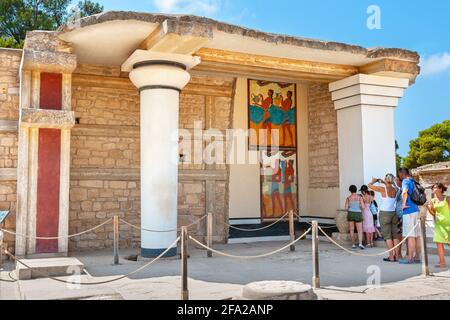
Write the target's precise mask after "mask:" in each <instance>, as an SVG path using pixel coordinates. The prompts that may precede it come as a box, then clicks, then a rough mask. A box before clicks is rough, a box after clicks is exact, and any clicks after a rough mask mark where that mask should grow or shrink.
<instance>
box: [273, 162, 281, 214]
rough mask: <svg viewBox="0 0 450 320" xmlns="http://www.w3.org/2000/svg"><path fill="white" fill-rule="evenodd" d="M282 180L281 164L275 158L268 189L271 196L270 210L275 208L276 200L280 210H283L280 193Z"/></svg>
mask: <svg viewBox="0 0 450 320" xmlns="http://www.w3.org/2000/svg"><path fill="white" fill-rule="evenodd" d="M281 181H282V175H281V166H280V161H279V160H277V161H276V162H275V169H274V172H273V174H272V186H271V190H270V196H271V197H272V212H275V211H276V210H275V209H276V204H277V202H278V205H279V207H280V208H281V211H282V212H284V208H283V202H282V201H281V195H280V184H281Z"/></svg>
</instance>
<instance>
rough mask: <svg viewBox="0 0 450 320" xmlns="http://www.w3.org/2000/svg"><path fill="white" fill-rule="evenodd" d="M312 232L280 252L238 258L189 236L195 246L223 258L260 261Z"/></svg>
mask: <svg viewBox="0 0 450 320" xmlns="http://www.w3.org/2000/svg"><path fill="white" fill-rule="evenodd" d="M310 231H311V228H309V229H308V230H307V231H306V232H305V233H304V234H303V235H301V236H300V237H299V238H298V239H297V240H295V241H293V242H291V243H289V244H288V245H286V246H284V247H283V248H280V249H278V250H275V251H272V252H269V253H265V254H260V255H256V256H236V255H232V254H228V253H225V252H221V251H218V250H215V249H213V248H210V247H208V246H206V245H204V244H203V243H201V242H200V241H198V240H196V239H195V238H193V237H192V236H189V239H191V240H192V241H193V242H194V243H195V244H197V245H199V246H200V247H202V248H203V249H206V250H209V251H212V252H214V253H215V254H218V255H220V256H223V257H227V258H232V259H244V260H250V259H260V258H266V257H270V256H273V255H275V254H277V253H279V252H281V251H284V250H286V249H288V248H289V247H290V246H293V245H295V244H296V243H297V242H299V241H300V240H302V239H303V238H304V237H306V235H307V234H308V233H309V232H310Z"/></svg>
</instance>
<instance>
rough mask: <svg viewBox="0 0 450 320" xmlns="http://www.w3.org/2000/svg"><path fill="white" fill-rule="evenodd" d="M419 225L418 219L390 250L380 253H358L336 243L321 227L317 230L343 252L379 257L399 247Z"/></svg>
mask: <svg viewBox="0 0 450 320" xmlns="http://www.w3.org/2000/svg"><path fill="white" fill-rule="evenodd" d="M419 226H420V221H419V222H417V223H416V225H415V226H414V228H413V229H412V230H411V231H410V232H409V234H408V235H407V236H406V237H404V239H403V240H402V241H401V242H400V243H399V244H397V245H396V246H395V247H393V248H392V249H390V250H387V251H384V252H381V253H376V254H364V253H359V252H354V251H352V250H349V249H347V248H345V247H344V246H342V245H340V244H339V243H337V242H336V241H335V240H334V239H333V238H331V237H330V236H329V235H328V234H326V233H325V232H324V231H323V230H322V228H321V227H319V230H320V231H321V232H322V234H323V235H324V236H325V237H326V238H327V239H328V240H329V241H330V242H331V243H333V244H334V245H336V246H337V247H339V248H340V249H342V250H344V251H345V252H347V253H349V254H352V255H355V256H360V257H379V256H384V255H386V254H389V253H391V252H394V251H395V250H397V248H399V247H400V246H401V245H403V244H404V243H405V242H406V241H407V240H408V238H409V237H410V236H411V235H412V234H413V232H414V231H415V230H416V229H417V228H418V227H419Z"/></svg>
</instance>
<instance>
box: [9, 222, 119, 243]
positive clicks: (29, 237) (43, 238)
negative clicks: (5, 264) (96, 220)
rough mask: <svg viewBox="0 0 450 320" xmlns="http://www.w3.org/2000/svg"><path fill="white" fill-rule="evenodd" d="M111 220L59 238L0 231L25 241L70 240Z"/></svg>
mask: <svg viewBox="0 0 450 320" xmlns="http://www.w3.org/2000/svg"><path fill="white" fill-rule="evenodd" d="M112 220H113V219H112V218H110V219H108V220H107V221H105V222H103V223H102V224H99V225H98V226H96V227H93V228H91V229H89V230H86V231H83V232H80V233H76V234H72V235H66V236H60V237H35V236H29V235H26V234H20V233H16V232H12V231H8V230H5V229H0V231H3V232H4V233H7V234H10V235H13V236H16V237H17V236H18V237H24V238H27V239H35V240H58V239H70V238H75V237H78V236H81V235H83V234H86V233H89V232H92V231H95V230H97V229H99V228H101V227H103V226H104V225H106V224H108V223H110V222H111V221H112Z"/></svg>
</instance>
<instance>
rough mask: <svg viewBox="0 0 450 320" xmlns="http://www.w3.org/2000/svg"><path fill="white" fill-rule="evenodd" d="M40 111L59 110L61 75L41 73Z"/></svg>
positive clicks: (60, 105)
mask: <svg viewBox="0 0 450 320" xmlns="http://www.w3.org/2000/svg"><path fill="white" fill-rule="evenodd" d="M40 91H41V92H40V103H39V106H40V109H49V110H61V109H62V108H61V107H62V74H61V73H45V72H43V73H41V90H40Z"/></svg>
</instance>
